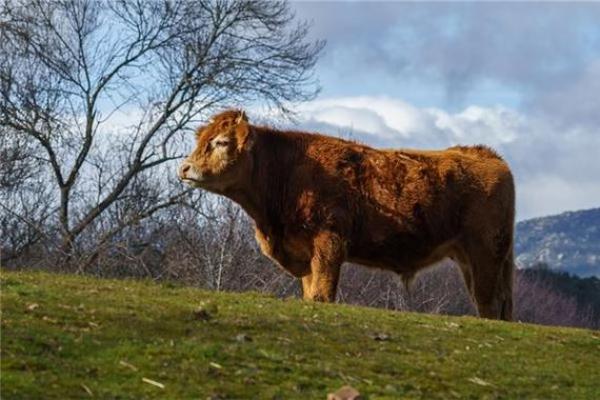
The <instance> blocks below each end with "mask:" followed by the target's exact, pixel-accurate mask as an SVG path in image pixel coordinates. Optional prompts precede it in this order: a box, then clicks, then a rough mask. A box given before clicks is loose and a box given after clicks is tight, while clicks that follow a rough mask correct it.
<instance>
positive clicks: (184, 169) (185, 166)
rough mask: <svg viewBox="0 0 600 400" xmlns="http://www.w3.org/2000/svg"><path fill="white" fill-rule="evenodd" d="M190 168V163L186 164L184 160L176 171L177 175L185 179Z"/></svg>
mask: <svg viewBox="0 0 600 400" xmlns="http://www.w3.org/2000/svg"><path fill="white" fill-rule="evenodd" d="M190 168H192V166H191V165H190V164H188V163H186V162H184V163H182V164H181V165H180V166H179V171H178V172H179V177H180V178H181V179H185V177H186V175H187V173H188V172H189V171H190Z"/></svg>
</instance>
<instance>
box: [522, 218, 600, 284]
mask: <svg viewBox="0 0 600 400" xmlns="http://www.w3.org/2000/svg"><path fill="white" fill-rule="evenodd" d="M515 253H516V255H517V263H518V264H520V265H521V266H524V267H528V266H531V265H533V264H539V263H545V264H548V266H549V267H550V268H552V269H559V270H562V271H566V272H569V273H572V274H576V275H579V276H582V277H585V276H597V277H600V208H594V209H591V210H582V211H569V212H565V213H562V214H559V215H552V216H549V217H542V218H534V219H529V220H526V221H522V222H519V223H518V224H517V227H516V237H515Z"/></svg>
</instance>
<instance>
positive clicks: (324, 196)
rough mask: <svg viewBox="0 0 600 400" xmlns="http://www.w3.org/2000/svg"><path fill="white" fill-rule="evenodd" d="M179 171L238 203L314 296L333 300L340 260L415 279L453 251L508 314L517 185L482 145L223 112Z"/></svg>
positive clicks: (477, 288) (480, 290) (478, 287)
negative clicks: (371, 135) (261, 122)
mask: <svg viewBox="0 0 600 400" xmlns="http://www.w3.org/2000/svg"><path fill="white" fill-rule="evenodd" d="M179 175H180V177H181V179H182V180H184V181H185V182H187V183H189V184H191V185H193V186H195V187H201V188H204V189H207V190H210V191H212V192H215V193H218V194H221V195H224V196H227V197H229V198H231V199H232V200H234V201H235V202H237V203H239V204H240V205H241V206H242V207H243V208H244V209H245V210H246V212H247V213H248V214H249V215H250V216H251V217H252V218H253V219H254V221H255V222H256V239H257V240H258V243H259V244H260V247H261V249H262V251H263V252H264V254H266V255H267V256H269V257H270V258H272V259H273V260H275V261H276V262H277V263H278V264H279V265H281V266H282V267H283V268H285V269H286V270H287V271H288V272H290V273H291V274H292V275H294V276H296V277H298V278H300V279H302V287H303V291H304V298H306V299H313V300H320V301H333V300H334V299H335V295H336V287H337V283H338V279H339V274H340V266H341V264H342V263H343V262H344V261H350V262H354V263H359V264H363V265H366V266H370V267H377V268H383V269H389V270H392V271H396V272H397V273H398V274H401V275H402V276H403V278H404V279H405V280H406V281H410V280H411V279H412V277H413V276H414V275H415V273H417V272H418V271H419V270H420V269H422V268H424V267H426V266H428V265H431V264H433V263H435V262H437V261H440V260H442V259H444V258H446V257H450V258H452V259H454V260H455V261H456V262H458V264H459V265H460V267H461V270H462V272H463V276H464V279H465V283H466V285H467V287H468V289H469V292H470V293H471V295H472V299H473V301H474V302H475V304H476V305H477V308H478V310H479V313H480V315H481V316H483V317H487V318H501V319H505V320H510V319H511V316H512V279H513V267H514V263H513V225H514V212H515V200H514V197H515V194H514V184H513V178H512V175H511V172H510V170H509V168H508V166H507V165H506V163H505V162H504V161H503V160H502V159H501V158H500V157H499V156H498V155H497V154H496V153H495V152H494V151H493V150H491V149H489V148H487V147H485V146H475V147H463V146H456V147H451V148H449V149H446V150H440V151H418V150H406V149H399V150H376V149H373V148H371V147H368V146H364V145H361V144H357V143H354V142H349V141H346V140H342V139H338V138H333V137H329V136H323V135H318V134H309V133H303V132H288V131H279V130H275V129H271V128H268V127H264V126H254V125H251V124H249V123H248V120H247V118H246V117H245V114H244V113H243V112H241V111H226V112H223V113H221V114H219V115H217V116H215V117H214V119H213V121H212V122H211V123H210V124H209V125H207V126H205V127H201V128H200V129H199V130H198V134H197V146H196V149H195V150H194V152H193V153H191V154H190V155H189V157H188V158H187V159H186V160H185V161H184V162H183V163H182V165H181V166H180V168H179Z"/></svg>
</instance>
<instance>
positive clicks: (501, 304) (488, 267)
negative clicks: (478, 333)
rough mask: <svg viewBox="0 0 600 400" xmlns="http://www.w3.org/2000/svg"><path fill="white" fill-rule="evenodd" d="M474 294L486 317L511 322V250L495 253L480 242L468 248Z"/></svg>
mask: <svg viewBox="0 0 600 400" xmlns="http://www.w3.org/2000/svg"><path fill="white" fill-rule="evenodd" d="M467 251H468V254H469V266H470V270H471V274H472V294H473V297H474V300H475V303H476V306H477V310H478V311H479V315H480V316H481V317H483V318H490V319H503V320H506V321H510V320H512V279H513V259H512V257H513V256H512V250H508V251H507V250H504V251H498V250H496V251H494V250H491V251H490V250H489V247H488V246H485V245H483V244H481V243H479V244H478V245H477V244H473V245H472V246H470V247H469V248H468V250H467Z"/></svg>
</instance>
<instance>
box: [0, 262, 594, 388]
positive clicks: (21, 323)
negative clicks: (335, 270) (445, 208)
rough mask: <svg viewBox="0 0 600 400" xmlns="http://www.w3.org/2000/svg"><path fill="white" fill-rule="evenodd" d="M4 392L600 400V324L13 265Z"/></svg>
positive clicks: (6, 275) (6, 284)
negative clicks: (278, 295) (325, 300)
mask: <svg viewBox="0 0 600 400" xmlns="http://www.w3.org/2000/svg"><path fill="white" fill-rule="evenodd" d="M1 276H2V277H1V280H2V283H1V290H2V296H1V300H2V343H1V356H2V360H1V367H2V370H1V382H0V383H1V391H2V398H6V399H21V398H22V399H33V398H45V399H52V398H56V399H65V398H86V397H92V396H93V397H95V398H119V399H140V398H161V399H163V398H170V399H187V398H202V399H205V398H213V399H221V398H224V399H225V398H226V399H229V398H261V399H262V398H265V399H271V398H279V399H293V398H301V399H319V398H322V399H324V398H325V397H326V394H327V393H328V392H331V391H334V390H336V389H337V388H339V387H340V386H342V385H344V384H350V385H352V386H354V387H355V388H357V389H358V390H359V391H360V392H361V393H363V394H364V395H366V396H367V397H368V398H369V399H383V398H389V399H398V398H406V399H412V398H427V399H436V398H440V399H448V398H473V399H481V398H489V399H495V398H510V399H513V398H527V399H534V398H538V399H549V398H560V399H565V398H569V399H591V398H598V396H599V394H600V368H598V366H599V365H600V332H597V331H587V330H580V329H569V328H551V327H542V326H534V325H525V324H512V323H511V324H509V323H502V322H494V321H484V320H480V319H475V318H470V317H464V318H456V317H442V316H429V315H418V314H411V313H397V312H390V311H385V310H377V309H369V308H362V307H351V306H345V305H335V304H334V305H326V304H313V303H306V302H302V301H299V300H296V299H286V300H279V299H275V298H272V297H268V296H265V295H260V294H255V293H244V294H234V293H215V292H207V291H201V290H197V289H193V288H186V287H179V286H177V285H173V284H155V283H151V282H139V281H115V280H99V279H94V278H90V277H81V276H70V275H50V274H45V273H15V272H8V271H2V273H1Z"/></svg>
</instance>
